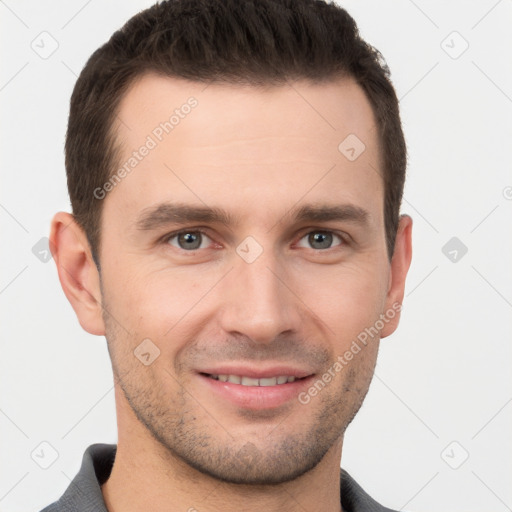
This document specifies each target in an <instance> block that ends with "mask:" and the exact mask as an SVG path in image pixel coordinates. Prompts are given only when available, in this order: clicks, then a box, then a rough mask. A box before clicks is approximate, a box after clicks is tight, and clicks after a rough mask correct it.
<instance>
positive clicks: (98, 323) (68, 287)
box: [50, 212, 105, 336]
mask: <svg viewBox="0 0 512 512" xmlns="http://www.w3.org/2000/svg"><path fill="white" fill-rule="evenodd" d="M50 248H51V251H52V255H53V259H54V261H55V264H56V265H57V273H58V275H59V281H60V284H61V286H62V290H63V291H64V294H65V295H66V297H67V299H68V300H69V302H70V304H71V306H72V307H73V309H74V311H75V313H76V316H77V318H78V321H79V322H80V325H81V326H82V328H83V329H85V330H86V331H87V332H89V333H91V334H95V335H98V336H102V335H104V334H105V327H104V323H103V317H102V304H101V301H102V298H101V288H100V276H99V273H98V269H97V268H96V265H95V264H94V260H93V258H92V254H91V250H90V247H89V243H88V241H87V237H86V235H85V233H84V231H83V229H82V228H81V227H80V226H79V225H78V224H77V222H76V221H75V219H74V217H73V216H72V215H71V214H69V213H66V212H58V213H57V214H55V215H54V217H53V219H52V223H51V231H50Z"/></svg>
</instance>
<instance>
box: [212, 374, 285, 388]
mask: <svg viewBox="0 0 512 512" xmlns="http://www.w3.org/2000/svg"><path fill="white" fill-rule="evenodd" d="M210 377H211V378H212V379H215V380H220V381H221V382H231V383H233V384H241V385H242V386H276V385H277V384H286V383H287V382H294V381H295V377H288V376H287V375H280V376H279V377H265V378H261V379H254V378H253V377H244V376H239V375H210Z"/></svg>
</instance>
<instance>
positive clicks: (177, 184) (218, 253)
mask: <svg viewBox="0 0 512 512" xmlns="http://www.w3.org/2000/svg"><path fill="white" fill-rule="evenodd" d="M190 96H193V97H194V98H196V99H197V101H198V105H197V107H195V108H194V109H192V110H191V112H190V114H188V115H187V116H185V117H184V119H181V120H180V122H179V124H178V125H177V126H175V128H174V129H173V130H172V132H170V133H169V134H167V135H166V136H165V137H164V138H163V140H162V141H161V142H160V143H159V144H158V145H157V147H155V148H154V149H152V150H151V151H150V152H149V154H148V155H147V156H146V157H145V158H144V159H143V160H142V161H141V162H140V163H138V165H137V167H136V169H135V170H133V172H131V173H130V174H129V175H128V176H127V177H126V178H125V179H123V180H122V181H121V183H119V184H118V185H117V186H116V187H115V188H114V189H113V190H112V191H110V192H109V193H108V195H107V196H106V198H105V199H104V200H103V213H102V225H101V250H100V253H99V258H100V263H101V277H100V274H99V272H98V270H97V269H96V267H95V265H94V263H93V260H92V257H91V252H90V248H89V246H88V244H87V240H86V237H85V234H84V233H83V231H82V230H81V229H80V227H79V226H78V225H77V224H76V223H75V222H74V221H73V218H72V216H71V215H70V214H68V213H66V212H59V213H57V214H56V215H55V216H54V219H53V221H52V227H51V236H50V239H51V242H52V247H53V256H54V259H55V262H56V265H57V269H58V273H59V279H60V282H61V284H62V287H63V290H64V292H65V294H66V296H67V298H68V299H69V301H70V303H71V305H72V306H73V308H74V310H75V312H76V314H77V317H78V320H79V322H80V324H81V326H82V327H83V328H84V329H85V330H86V331H88V332H89V333H92V334H95V335H100V336H103V335H104V336H106V338H107V342H108V348H109V353H110V356H111V359H112V367H113V372H114V379H115V398H116V410H117V422H118V434H119V437H118V451H117V456H116V460H115V463H114V467H113V470H112V474H111V476H110V478H109V480H108V481H107V482H106V483H105V484H104V485H103V486H102V492H103V495H104V498H105V502H106V504H107V507H108V509H109V511H111V512H112V511H116V512H117V511H121V510H122V511H124V512H135V511H142V510H153V511H156V512H159V511H164V510H166V511H167V510H190V509H196V510H199V511H202V510H208V511H217V510H218V511H220V510H222V511H224V512H226V511H227V512H229V511H231V510H233V511H234V510H242V509H243V510H245V511H261V510H266V511H278V510H279V511H280V512H283V511H288V510H290V511H291V510H297V509H300V508H303V509H304V510H324V511H328V512H329V511H331V512H337V511H339V510H341V508H340V494H339V493H340V487H339V475H340V474H339V466H340V459H341V454H342V445H343V435H344V432H345V429H346V427H347V426H348V424H349V423H350V421H351V420H352V418H353V417H354V415H355V414H356V413H357V411H358V409H359V407H360V405H361V403H362V401H363V399H364V397H365V395H366V393H367V391H368V387H369V385H370V382H371V379H372V376H373V370H374V366H375V362H376V358H377V352H378V347H379V339H380V338H384V337H386V336H388V335H390V334H391V333H392V332H394V330H395V329H396V327H397V325H398V321H399V316H400V315H399V313H397V314H396V315H394V318H393V319H390V320H389V321H388V322H387V323H385V325H384V327H383V328H382V329H380V333H379V335H378V336H376V337H375V338H374V339H372V340H371V341H370V342H369V343H368V344H367V345H366V346H365V347H364V348H363V349H362V350H361V351H360V352H359V353H357V355H354V357H353V359H352V360H351V361H350V362H349V363H347V365H346V366H345V367H344V368H343V370H342V371H339V372H336V374H335V377H334V378H333V379H332V380H331V382H330V383H329V384H328V385H327V386H325V387H324V388H323V389H322V390H321V391H320V392H319V393H318V394H317V396H315V397H313V398H312V399H311V401H310V402H309V403H308V404H306V405H305V404H301V403H300V402H299V400H297V399H295V398H294V399H292V400H289V401H287V402H286V403H284V404H283V405H280V406H278V407H271V408H266V409H260V410H254V409H251V408H250V407H242V406H239V405H235V404H233V403H232V402H230V401H229V400H226V399H224V398H223V397H222V396H220V395H218V394H217V393H213V392H212V391H211V388H210V386H209V385H207V384H206V383H205V380H204V377H200V376H199V375H198V373H197V369H198V368H204V366H205V365H212V364H214V365H215V364H219V365H220V364H222V363H225V362H229V361H236V362H238V363H241V364H245V363H247V362H250V363H251V364H252V365H256V366H257V365H268V364H270V363H288V364H290V365H294V366H297V367H300V368H302V369H305V370H307V371H308V372H309V373H312V374H314V375H315V376H316V377H318V376H322V374H323V373H324V372H325V371H326V370H327V369H328V368H329V367H331V366H332V365H333V363H334V361H336V358H337V357H338V356H339V355H342V354H344V353H345V352H346V351H347V350H348V349H349V348H350V346H351V343H352V342H353V340H355V339H356V337H357V335H358V334H359V333H361V332H362V331H364V329H365V328H369V327H370V326H373V325H374V324H375V322H376V320H378V319H379V315H381V314H386V312H387V311H389V310H390V309H392V307H393V304H395V305H396V304H400V303H401V302H402V299H403V295H404V286H405V279H406V274H407V271H408V269H409V265H410V261H411V254H412V252H411V229H412V220H411V218H410V217H408V216H402V217H401V218H400V224H399V229H398V233H397V238H396V245H395V251H394V255H393V258H392V261H391V262H390V261H389V259H388V255H387V252H386V239H385V231H384V216H383V197H384V195H383V193H384V192H383V184H382V178H381V176H380V175H379V170H380V169H381V162H380V153H379V145H378V139H377V131H376V126H375V119H374V116H373V112H372V110H371V106H370V104H369V102H368V100H367V99H366V97H365V95H364V93H363V91H362V89H361V88H360V87H359V86H358V85H357V84H356V83H355V82H353V81H352V80H350V79H340V80H336V81H333V82H330V83H323V84H312V83H309V82H306V81H296V82H294V83H292V84H289V85H284V86H282V87H269V88H265V89H262V88H255V87H241V86H240V85H238V86H234V85H226V84H222V85H220V84H217V85H210V86H208V87H206V88H205V85H204V84H199V83H194V82H188V81H183V80H178V79H174V78H163V77H158V76H156V75H152V74H149V75H145V76H144V77H142V78H141V79H139V80H137V81H136V82H135V84H134V85H133V86H132V87H131V89H130V90H129V91H128V93H127V94H126V96H125V97H124V99H123V101H122V103H121V105H120V109H119V118H120V119H122V122H123V124H119V125H117V126H116V130H117V136H118V140H119V141H122V151H123V156H125V157H126V158H128V157H129V156H130V154H131V153H132V151H134V150H136V149H137V148H139V147H140V146H141V145H142V144H143V143H144V141H145V140H146V137H147V136H148V135H149V134H151V133H152V131H153V130H154V128H155V127H156V126H158V125H159V123H161V122H162V121H164V120H166V119H168V118H169V113H170V112H172V111H173V110H174V109H175V108H177V107H179V106H180V105H182V104H184V103H185V102H186V100H187V99H188V98H189V97H190ZM351 133H352V134H356V135H357V137H358V138H359V139H360V140H361V141H363V142H364V144H365V146H366V149H365V151H364V152H363V153H362V154H361V155H360V156H359V157H358V158H357V159H356V160H355V161H349V160H348V159H347V158H345V156H344V155H343V154H342V153H341V152H340V151H339V150H338V145H339V144H340V142H341V141H343V140H344V139H345V137H347V135H349V134H351ZM123 162H124V161H123ZM163 201H172V202H178V201H180V202H184V203H189V204H193V205H195V206H205V205H207V206H215V207H221V208H224V209H226V210H227V211H229V212H230V213H232V214H233V215H237V216H238V217H239V223H238V224H237V225H226V224H223V223H216V222H199V223H198V222H188V223H185V224H166V225H163V226H160V227H159V228H158V229H157V230H156V231H141V230H140V229H137V226H136V224H137V220H138V218H139V217H140V215H141V213H142V212H143V211H147V208H149V207H151V206H154V205H156V204H158V203H160V202H163ZM304 203H322V204H329V205H333V204H351V205H355V206H358V207H360V208H362V209H364V210H366V211H367V224H366V225H362V224H359V223H357V222H354V221H350V220H331V221H320V222H318V221H314V222H311V221H306V222H300V223H297V222H295V221H294V220H293V219H292V218H290V217H289V216H287V214H288V213H289V212H290V211H292V209H293V208H296V207H297V206H301V205H302V204H304ZM198 228H201V229H203V230H204V231H205V235H204V236H203V237H202V238H201V235H200V234H199V235H198V236H199V237H200V240H199V241H200V246H199V243H198V245H197V246H196V247H199V248H197V249H195V250H193V251H191V250H190V249H184V248H180V247H183V246H184V245H185V247H186V244H183V242H182V244H181V246H180V244H179V239H178V238H177V237H174V238H171V239H170V240H165V239H164V235H168V234H171V233H173V232H175V231H178V230H183V229H185V230H188V231H189V232H192V233H196V234H197V229H198ZM318 231H320V232H322V233H325V232H326V231H327V232H328V233H329V234H332V238H328V239H327V241H326V243H327V247H328V248H327V249H322V248H321V247H322V244H321V243H320V242H315V240H314V239H313V240H312V239H311V236H309V235H310V234H315V233H317V232H318ZM338 234H340V235H341V236H342V238H338ZM248 236H251V237H253V238H254V239H255V240H256V241H257V242H258V244H259V245H260V246H261V248H262V249H263V252H262V253H261V254H260V255H259V256H258V257H257V258H256V259H255V261H253V262H251V263H248V262H247V261H245V260H244V259H243V258H242V257H240V256H239V254H238V253H237V251H236V249H237V247H239V246H240V244H241V243H242V242H243V241H244V240H245V239H246V237H248ZM329 244H330V245H329ZM242 247H243V245H242ZM147 338H149V339H150V340H151V342H152V343H153V344H154V346H156V347H158V349H159V350H160V355H159V356H158V357H157V358H156V359H155V360H154V361H153V362H152V363H151V364H150V365H144V364H142V363H141V361H140V360H139V359H138V358H137V357H134V350H135V349H136V348H137V346H138V345H140V343H141V342H142V340H144V339H147Z"/></svg>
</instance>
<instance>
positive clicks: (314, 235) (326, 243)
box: [299, 230, 346, 250]
mask: <svg viewBox="0 0 512 512" xmlns="http://www.w3.org/2000/svg"><path fill="white" fill-rule="evenodd" d="M334 237H335V238H338V239H339V240H340V241H341V244H338V245H345V243H346V242H345V240H344V239H343V238H342V236H341V235H337V234H336V233H333V232H332V231H323V230H316V231H310V232H309V233H307V234H306V235H305V236H303V237H302V238H301V240H304V239H305V238H307V242H308V243H309V244H311V246H312V247H313V249H319V250H325V249H331V245H332V242H333V238H334ZM299 246H301V247H304V245H300V242H299Z"/></svg>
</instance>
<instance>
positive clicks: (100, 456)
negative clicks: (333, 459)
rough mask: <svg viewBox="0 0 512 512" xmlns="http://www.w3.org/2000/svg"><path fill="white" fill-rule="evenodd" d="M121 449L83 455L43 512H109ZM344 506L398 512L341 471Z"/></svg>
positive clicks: (350, 510)
mask: <svg viewBox="0 0 512 512" xmlns="http://www.w3.org/2000/svg"><path fill="white" fill-rule="evenodd" d="M116 449H117V445H115V444H104V443H96V444H92V445H90V446H89V447H88V448H87V449H86V450H85V453H84V455H83V459H82V466H81V467H80V470H79V471H78V473H77V475H76V476H75V478H74V479H73V480H72V482H71V483H70V484H69V487H68V488H67V489H66V491H65V492H64V494H63V495H62V496H61V497H60V498H59V499H58V500H57V501H55V502H54V503H52V504H51V505H48V506H47V507H45V508H44V509H43V510H41V512H108V510H107V507H106V505H105V501H104V500H103V494H102V493H101V487H100V486H101V485H102V484H104V483H105V482H106V481H107V480H108V477H109V476H110V472H111V471H112V466H113V464H114V458H115V455H116ZM341 506H342V508H343V511H344V512H395V511H393V510H391V509H389V508H385V507H383V506H382V505H379V504H378V503H377V502H376V501H375V500H373V499H372V498H370V496H368V494H366V492H365V491H363V489H362V488H361V487H360V486H359V484H358V483H357V482H356V481H355V480H354V479H353V478H352V477H351V476H350V475H349V474H348V473H347V472H346V471H345V470H344V469H342V470H341Z"/></svg>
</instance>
